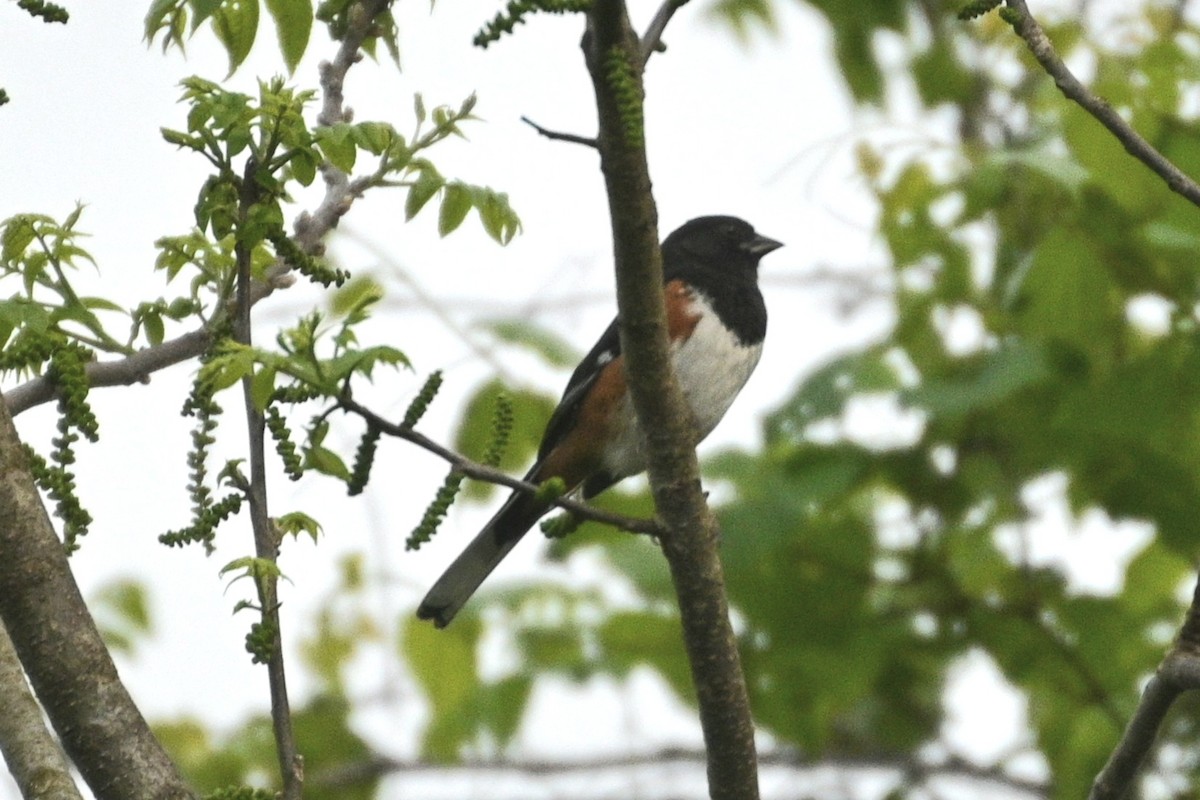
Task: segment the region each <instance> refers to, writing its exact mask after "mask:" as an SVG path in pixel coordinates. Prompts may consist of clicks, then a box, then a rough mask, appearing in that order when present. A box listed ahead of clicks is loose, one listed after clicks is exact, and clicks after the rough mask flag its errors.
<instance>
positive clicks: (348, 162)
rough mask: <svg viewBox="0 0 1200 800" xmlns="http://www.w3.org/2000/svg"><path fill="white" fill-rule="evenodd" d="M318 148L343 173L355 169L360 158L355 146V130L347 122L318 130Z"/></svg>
mask: <svg viewBox="0 0 1200 800" xmlns="http://www.w3.org/2000/svg"><path fill="white" fill-rule="evenodd" d="M316 142H317V147H319V148H320V150H321V154H322V155H324V156H325V158H327V159H329V163H330V164H333V165H334V166H335V167H337V168H338V169H340V170H341V171H342V172H350V171H351V170H353V169H354V162H355V159H356V157H357V156H358V148H357V147H355V145H354V129H353V127H352V126H350V125H349V124H347V123H345V122H339V123H337V124H336V125H330V126H328V127H325V128H318V129H317V131H316Z"/></svg>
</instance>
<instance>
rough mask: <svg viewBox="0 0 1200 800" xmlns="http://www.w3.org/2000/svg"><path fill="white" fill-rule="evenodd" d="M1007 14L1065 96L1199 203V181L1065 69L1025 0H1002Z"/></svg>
mask: <svg viewBox="0 0 1200 800" xmlns="http://www.w3.org/2000/svg"><path fill="white" fill-rule="evenodd" d="M1005 2H1006V4H1007V6H1008V7H1007V9H1005V10H1006V11H1007V12H1008V15H1007V16H1006V19H1008V20H1009V22H1010V23H1011V24H1012V26H1013V30H1014V31H1016V34H1017V36H1020V37H1021V39H1022V40H1023V41H1024V42H1025V45H1026V46H1027V47H1028V48H1029V52H1030V53H1032V54H1033V57H1034V58H1035V59H1037V62H1038V63H1039V64H1041V65H1042V69H1044V70H1046V72H1047V74H1049V75H1050V77H1051V78H1053V79H1054V85H1055V86H1057V87H1058V88H1059V91H1061V92H1062V93H1063V95H1065V96H1066V98H1067V99H1068V100H1073V101H1074V102H1076V103H1078V104H1079V105H1080V106H1081V107H1082V108H1083V109H1084V110H1085V111H1087V112H1088V113H1089V114H1091V115H1092V116H1093V117H1095V118H1096V119H1097V120H1098V121H1099V122H1100V124H1101V125H1103V126H1104V127H1105V128H1108V130H1109V132H1110V133H1112V135H1113V136H1115V137H1116V138H1117V141H1119V142H1120V143H1121V144H1122V145H1124V147H1125V150H1126V151H1127V152H1128V153H1129V154H1130V155H1131V156H1133V157H1134V158H1136V159H1137V160H1138V161H1141V162H1142V163H1143V164H1145V165H1146V166H1147V167H1149V168H1150V170H1151V171H1152V172H1154V174H1156V175H1158V176H1159V177H1160V178H1162V179H1163V180H1164V181H1165V182H1166V184H1167V187H1168V188H1169V189H1170V190H1171V191H1173V192H1175V193H1176V194H1179V195H1180V196H1182V197H1185V198H1187V199H1188V200H1189V201H1190V202H1191V203H1192V204H1193V205H1197V206H1200V184H1197V183H1196V181H1194V180H1192V179H1191V178H1189V177H1188V176H1187V175H1186V174H1185V173H1184V172H1183V170H1181V169H1179V167H1177V166H1175V164H1173V163H1172V162H1171V160H1170V159H1168V158H1167V157H1166V156H1164V155H1163V154H1162V153H1160V152H1159V151H1158V150H1157V149H1156V148H1155V147H1154V145H1152V144H1150V143H1149V142H1148V141H1146V140H1145V139H1144V138H1142V135H1141V134H1139V133H1138V132H1137V131H1136V130H1134V129H1133V126H1132V125H1130V124H1129V123H1128V122H1126V121H1125V118H1124V117H1122V116H1121V115H1120V114H1118V113H1117V112H1116V111H1115V110H1114V109H1113V107H1112V106H1110V105H1109V104H1108V103H1106V102H1105V101H1104V100H1103V99H1101V98H1100V97H1098V96H1097V95H1095V94H1093V93H1092V92H1091V91H1090V90H1089V89H1088V88H1087V87H1086V86H1084V85H1083V84H1082V83H1080V81H1079V79H1078V78H1076V77H1075V75H1074V74H1073V73H1072V72H1071V70H1069V69H1067V65H1066V64H1064V63H1063V60H1062V59H1061V58H1059V56H1058V53H1056V52H1055V50H1054V46H1053V45H1052V44H1051V43H1050V38H1049V37H1048V36H1046V32H1045V31H1044V30H1042V26H1041V25H1039V24H1038V21H1037V20H1036V19H1035V18H1034V16H1033V14H1031V13H1030V12H1029V6H1028V5H1027V4H1026V3H1025V0H1005Z"/></svg>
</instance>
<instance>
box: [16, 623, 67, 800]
mask: <svg viewBox="0 0 1200 800" xmlns="http://www.w3.org/2000/svg"><path fill="white" fill-rule="evenodd" d="M0 708H2V709H4V713H3V714H0V755H2V756H3V757H4V763H5V764H6V765H8V771H9V772H10V773H12V776H13V778H14V779H15V780H16V782H17V789H19V790H20V792H21V796H22V797H29V798H33V797H36V798H39V800H82V798H81V797H80V794H79V790H78V789H77V788H76V787H75V781H74V780H73V779H72V778H71V767H70V765H69V764H67V759H66V756H64V755H63V752H62V749H61V748H59V746H58V741H57V740H55V738H54V737H53V736H52V735H51V734H50V731H48V730H46V725H45V723H44V722H43V721H42V709H41V706H39V705H38V703H37V700H35V699H34V698H33V693H32V692H30V691H29V685H28V684H27V683H25V673H24V672H23V671H22V669H21V661H20V659H18V658H17V651H16V650H14V649H13V643H12V639H9V638H8V631H7V630H6V629H5V628H4V626H3V625H0Z"/></svg>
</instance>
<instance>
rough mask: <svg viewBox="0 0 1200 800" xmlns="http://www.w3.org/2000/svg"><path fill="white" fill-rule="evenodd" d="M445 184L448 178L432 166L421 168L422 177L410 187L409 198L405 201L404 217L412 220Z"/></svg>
mask: <svg viewBox="0 0 1200 800" xmlns="http://www.w3.org/2000/svg"><path fill="white" fill-rule="evenodd" d="M445 185H446V179H445V178H443V177H442V176H441V175H439V174H438V171H437V170H436V169H434V168H433V167H432V166H430V167H428V168H426V169H423V170H421V175H420V177H418V178H417V180H416V181H415V182H414V183H413V185H412V186H410V187H409V189H408V199H406V200H405V201H404V219H405V220H410V219H412V218H413V217H415V216H416V215H417V213H418V212H419V211H420V210H421V209H422V208H424V207H425V204H426V203H428V202H429V199H430V198H431V197H433V196H434V195H435V194H437V191H438V189H441V188H442V187H443V186H445Z"/></svg>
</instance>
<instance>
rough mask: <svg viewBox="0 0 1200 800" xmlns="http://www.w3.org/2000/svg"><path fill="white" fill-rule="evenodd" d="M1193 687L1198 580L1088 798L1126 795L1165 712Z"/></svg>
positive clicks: (1199, 681)
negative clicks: (1173, 636)
mask: <svg viewBox="0 0 1200 800" xmlns="http://www.w3.org/2000/svg"><path fill="white" fill-rule="evenodd" d="M1193 689H1200V580H1197V582H1196V589H1195V591H1194V592H1193V593H1192V604H1191V607H1190V608H1189V609H1188V613H1187V618H1186V619H1185V620H1184V623H1183V625H1182V626H1181V627H1180V629H1179V636H1178V638H1177V639H1176V641H1175V644H1174V646H1173V647H1172V648H1171V651H1170V652H1169V653H1167V655H1166V657H1165V658H1163V660H1162V663H1161V664H1159V666H1158V670H1157V671H1156V672H1155V673H1154V676H1153V677H1152V678H1151V679H1150V681H1149V683H1147V684H1146V689H1145V691H1143V692H1142V699H1141V701H1140V702H1139V703H1138V707H1137V709H1136V710H1135V711H1134V713H1133V716H1132V717H1131V718H1130V720H1129V723H1128V724H1127V725H1126V726H1125V731H1124V733H1122V734H1121V740H1120V741H1119V742H1117V746H1116V748H1115V749H1114V750H1113V752H1112V755H1110V756H1109V757H1108V763H1106V764H1105V765H1104V768H1103V769H1102V770H1100V774H1099V775H1097V776H1096V780H1095V781H1094V782H1093V783H1092V791H1091V793H1090V794H1088V800H1119V799H1120V798H1121V797H1124V796H1125V794H1126V792H1128V791H1129V788H1130V787H1131V786H1132V785H1133V782H1134V780H1135V779H1136V778H1137V775H1138V772H1139V771H1140V769H1141V766H1142V763H1143V762H1144V761H1145V760H1146V756H1147V755H1148V754H1149V753H1150V750H1151V749H1152V748H1153V747H1154V740H1155V739H1156V738H1157V736H1158V731H1159V729H1160V728H1162V724H1163V722H1164V720H1165V719H1166V717H1167V712H1168V711H1170V710H1171V706H1172V705H1173V704H1174V703H1175V701H1176V700H1177V699H1179V696H1180V695H1181V694H1183V693H1184V692H1188V691H1191V690H1193Z"/></svg>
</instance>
